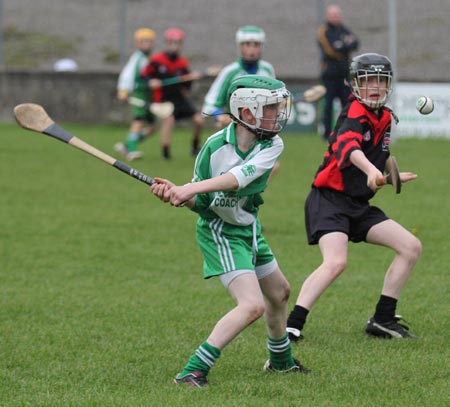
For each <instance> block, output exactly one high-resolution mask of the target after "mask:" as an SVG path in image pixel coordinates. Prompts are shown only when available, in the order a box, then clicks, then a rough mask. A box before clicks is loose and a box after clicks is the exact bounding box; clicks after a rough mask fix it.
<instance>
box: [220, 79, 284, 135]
mask: <svg viewBox="0 0 450 407" xmlns="http://www.w3.org/2000/svg"><path fill="white" fill-rule="evenodd" d="M228 95H229V111H230V115H231V118H232V119H233V121H234V122H235V123H239V124H240V125H242V126H244V127H245V128H247V129H248V130H250V131H251V132H252V133H254V134H255V135H256V136H257V137H258V138H259V139H270V138H272V137H274V136H275V135H277V134H278V133H279V132H280V131H281V130H282V129H283V128H284V126H285V125H286V122H287V121H288V119H289V116H290V113H291V107H292V100H291V98H292V96H291V93H290V92H289V91H288V90H287V89H286V86H285V84H284V83H283V82H281V81H279V80H277V79H274V78H268V77H265V76H260V75H244V76H241V77H239V78H236V79H235V80H234V81H233V82H231V85H230V87H229V89H228ZM243 109H248V110H249V111H250V113H251V114H252V116H253V120H252V121H251V122H249V121H245V120H244V119H243V117H242V110H243Z"/></svg>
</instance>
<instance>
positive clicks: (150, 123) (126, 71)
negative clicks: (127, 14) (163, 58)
mask: <svg viewBox="0 0 450 407" xmlns="http://www.w3.org/2000/svg"><path fill="white" fill-rule="evenodd" d="M155 39H156V33H155V32H154V31H153V30H150V29H149V28H140V29H139V30H137V31H136V32H135V33H134V44H135V47H136V51H135V52H133V54H132V55H131V56H130V58H129V60H128V62H127V63H126V65H125V67H124V68H123V69H122V71H121V73H120V75H119V81H118V83H117V98H118V99H119V100H120V101H121V102H126V101H128V98H129V97H133V98H135V99H138V100H141V101H142V102H143V103H144V106H145V105H146V104H147V105H148V103H150V102H151V98H152V92H151V90H150V89H149V87H148V84H147V81H145V80H144V79H143V78H142V77H141V76H140V71H141V70H142V69H143V68H144V67H145V66H146V65H147V64H148V60H149V56H150V55H151V53H152V50H153V47H154V45H155ZM131 110H132V115H133V120H132V122H131V125H130V129H129V132H128V136H127V139H126V141H125V143H117V144H115V145H114V150H115V151H117V152H118V153H119V154H120V155H122V156H123V157H124V158H126V159H127V160H129V161H131V160H135V159H137V158H141V157H142V152H141V151H138V149H137V145H138V143H139V142H141V141H142V140H143V139H144V138H145V137H148V136H149V135H150V134H151V133H152V132H153V131H154V129H155V117H154V115H153V114H152V113H150V111H149V110H148V108H146V107H139V106H133V105H131Z"/></svg>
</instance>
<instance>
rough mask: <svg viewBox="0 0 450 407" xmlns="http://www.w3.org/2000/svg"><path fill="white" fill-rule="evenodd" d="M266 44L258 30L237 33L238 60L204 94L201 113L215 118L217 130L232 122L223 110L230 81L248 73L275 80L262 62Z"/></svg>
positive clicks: (249, 27)
mask: <svg viewBox="0 0 450 407" xmlns="http://www.w3.org/2000/svg"><path fill="white" fill-rule="evenodd" d="M265 41H266V34H265V32H264V30H263V29H261V28H259V27H255V26H252V25H247V26H245V27H241V28H239V29H238V30H237V32H236V44H237V47H238V54H239V57H238V60H237V61H235V62H233V63H231V64H229V65H227V66H225V67H224V68H223V69H222V70H221V72H220V73H219V75H218V76H217V78H216V79H215V80H214V82H213V83H212V85H211V87H210V89H209V91H208V93H207V94H206V96H205V101H204V104H203V108H202V112H203V113H204V114H206V115H209V116H212V117H213V118H214V120H215V122H216V125H217V127H218V128H223V127H225V126H227V125H228V124H230V123H231V118H230V115H229V114H226V113H225V111H224V110H223V109H224V107H225V106H227V103H228V100H227V91H228V88H229V87H230V83H231V82H232V81H233V79H235V78H237V77H239V76H242V75H249V74H257V75H262V76H268V77H271V78H275V70H274V68H273V66H272V65H271V64H270V63H269V62H267V61H264V60H262V59H261V54H262V49H263V46H264V43H265Z"/></svg>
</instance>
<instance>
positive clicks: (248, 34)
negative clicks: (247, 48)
mask: <svg viewBox="0 0 450 407" xmlns="http://www.w3.org/2000/svg"><path fill="white" fill-rule="evenodd" d="M265 41H266V33H265V32H264V30H263V29H262V28H259V27H256V26H254V25H246V26H245V27H241V28H239V30H237V31H236V43H237V44H242V43H243V42H260V43H261V44H264V42H265Z"/></svg>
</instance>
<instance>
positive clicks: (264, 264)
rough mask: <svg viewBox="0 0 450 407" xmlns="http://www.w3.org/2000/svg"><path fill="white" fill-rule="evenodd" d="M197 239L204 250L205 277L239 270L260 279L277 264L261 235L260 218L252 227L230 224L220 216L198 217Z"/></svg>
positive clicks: (273, 269) (274, 268) (275, 267)
mask: <svg viewBox="0 0 450 407" xmlns="http://www.w3.org/2000/svg"><path fill="white" fill-rule="evenodd" d="M254 237H255V238H256V239H254ZM197 242H198V245H199V246H200V249H201V251H202V253H203V260H204V261H203V276H204V278H210V277H213V276H220V275H223V274H226V273H231V272H235V271H238V270H239V271H240V270H242V271H246V272H256V275H257V277H258V278H259V279H261V278H263V277H265V276H267V275H269V274H270V273H272V272H273V271H275V270H276V269H277V267H278V264H277V262H276V259H275V257H274V255H273V253H272V250H271V249H270V247H269V245H268V244H267V242H266V239H265V238H264V236H263V235H262V234H261V224H260V223H259V220H257V221H256V227H255V228H254V227H253V225H249V226H236V225H232V224H229V223H226V222H224V221H223V220H222V219H213V220H206V219H202V218H200V219H199V220H198V222H197ZM255 245H256V247H255Z"/></svg>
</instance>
